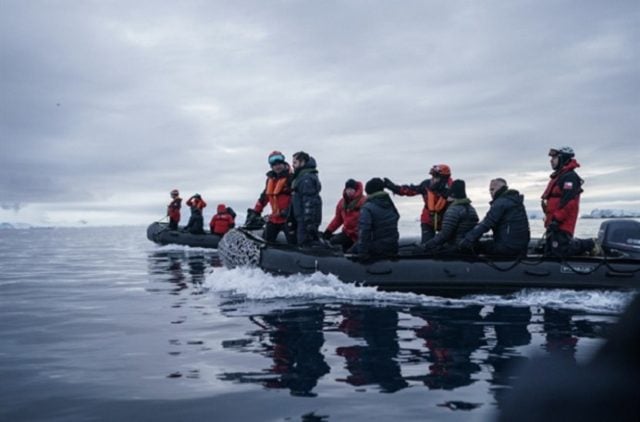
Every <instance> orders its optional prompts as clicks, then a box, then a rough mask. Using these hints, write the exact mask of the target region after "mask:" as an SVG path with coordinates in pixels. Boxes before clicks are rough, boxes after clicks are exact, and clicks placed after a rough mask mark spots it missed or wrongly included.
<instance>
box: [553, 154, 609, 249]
mask: <svg viewBox="0 0 640 422" xmlns="http://www.w3.org/2000/svg"><path fill="white" fill-rule="evenodd" d="M549 156H550V157H551V168H552V169H553V173H551V176H550V178H551V180H549V183H548V185H547V188H546V189H545V190H544V193H543V194H542V201H541V206H542V211H544V227H545V228H546V229H547V230H546V233H545V238H546V246H545V253H546V254H548V255H551V256H572V255H581V254H584V253H585V252H590V253H591V254H593V255H599V254H600V248H599V245H597V244H596V242H595V241H594V240H593V239H578V238H574V237H573V233H574V231H575V228H576V221H577V220H578V212H579V208H580V194H581V193H582V184H583V183H584V180H582V179H581V178H580V176H578V173H576V171H575V169H576V168H578V167H580V164H578V162H577V161H576V159H575V158H574V156H575V154H574V152H573V149H572V148H571V147H561V148H558V149H555V148H552V149H551V150H550V151H549Z"/></svg>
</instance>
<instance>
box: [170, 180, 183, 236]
mask: <svg viewBox="0 0 640 422" xmlns="http://www.w3.org/2000/svg"><path fill="white" fill-rule="evenodd" d="M169 195H171V202H169V205H168V206H167V217H169V230H178V223H179V222H180V207H182V198H180V192H178V189H173V190H172V191H171V192H169Z"/></svg>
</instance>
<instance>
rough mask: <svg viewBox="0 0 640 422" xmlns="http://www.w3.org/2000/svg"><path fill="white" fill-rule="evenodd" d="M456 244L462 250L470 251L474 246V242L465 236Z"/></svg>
mask: <svg viewBox="0 0 640 422" xmlns="http://www.w3.org/2000/svg"><path fill="white" fill-rule="evenodd" d="M456 246H457V247H458V249H459V250H461V251H468V250H470V249H471V248H473V242H472V241H471V240H470V239H467V238H466V237H463V238H462V239H461V240H460V241H459V242H458V244H457V245H456Z"/></svg>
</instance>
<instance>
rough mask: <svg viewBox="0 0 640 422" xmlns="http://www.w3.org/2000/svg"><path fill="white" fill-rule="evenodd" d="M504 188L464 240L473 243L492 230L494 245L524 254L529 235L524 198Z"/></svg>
mask: <svg viewBox="0 0 640 422" xmlns="http://www.w3.org/2000/svg"><path fill="white" fill-rule="evenodd" d="M505 188H506V187H505ZM505 188H503V189H501V190H500V191H498V192H496V197H495V198H494V200H493V201H491V208H489V211H487V215H485V217H484V218H483V219H482V221H481V222H480V223H479V224H478V225H477V226H475V227H474V228H473V229H472V230H471V231H470V232H469V233H467V234H466V235H465V238H466V239H468V240H470V241H472V242H475V241H476V240H478V239H479V238H480V236H482V235H483V234H484V233H486V232H488V231H489V230H493V240H494V242H495V244H496V245H501V246H504V247H506V248H509V249H512V250H516V251H525V252H526V250H527V247H528V246H529V240H530V238H531V233H530V231H529V218H528V217H527V211H526V210H525V208H524V196H523V195H521V194H520V193H519V192H518V191H517V190H512V189H508V190H507V189H505Z"/></svg>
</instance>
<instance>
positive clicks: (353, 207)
mask: <svg viewBox="0 0 640 422" xmlns="http://www.w3.org/2000/svg"><path fill="white" fill-rule="evenodd" d="M345 191H346V188H345V189H344V190H343V191H342V198H340V201H338V205H337V206H336V215H335V216H334V217H333V220H331V222H330V223H329V225H328V226H327V229H326V231H328V232H329V233H333V232H334V231H336V230H337V229H338V227H340V226H343V227H342V231H343V232H344V233H345V234H346V235H347V236H349V238H350V239H351V240H353V241H354V242H356V241H357V240H358V218H359V217H360V207H362V205H364V203H365V201H366V200H367V198H366V196H364V194H363V188H362V182H356V192H355V194H354V195H353V198H349V197H348V196H347V194H346V192H345Z"/></svg>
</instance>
